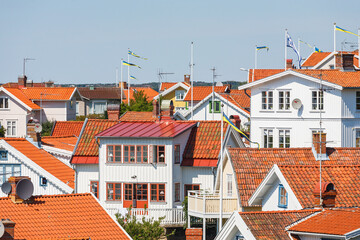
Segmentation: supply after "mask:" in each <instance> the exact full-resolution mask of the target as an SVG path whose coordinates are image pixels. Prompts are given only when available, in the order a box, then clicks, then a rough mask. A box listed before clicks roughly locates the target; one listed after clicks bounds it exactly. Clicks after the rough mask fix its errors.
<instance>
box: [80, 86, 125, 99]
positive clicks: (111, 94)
mask: <svg viewBox="0 0 360 240" xmlns="http://www.w3.org/2000/svg"><path fill="white" fill-rule="evenodd" d="M78 90H79V92H80V94H81V96H83V97H85V98H87V99H118V100H120V98H121V89H120V88H111V87H96V88H94V89H93V90H91V89H90V88H89V87H84V88H78ZM122 97H123V99H125V94H124V95H123V96H122Z"/></svg>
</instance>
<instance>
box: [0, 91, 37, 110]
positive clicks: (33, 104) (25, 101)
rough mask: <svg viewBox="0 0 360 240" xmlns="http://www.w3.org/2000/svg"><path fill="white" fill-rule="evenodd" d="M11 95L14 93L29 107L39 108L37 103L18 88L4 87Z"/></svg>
mask: <svg viewBox="0 0 360 240" xmlns="http://www.w3.org/2000/svg"><path fill="white" fill-rule="evenodd" d="M5 89H6V90H7V91H9V92H10V93H11V94H12V95H14V96H15V97H16V98H17V99H19V100H20V101H21V102H23V103H24V104H25V105H27V106H28V107H30V108H31V109H41V108H40V106H39V105H37V104H35V103H33V102H32V101H31V100H30V99H29V98H28V97H27V96H26V95H25V94H24V93H23V92H22V91H21V90H20V89H18V88H5Z"/></svg>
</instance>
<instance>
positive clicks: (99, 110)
mask: <svg viewBox="0 0 360 240" xmlns="http://www.w3.org/2000/svg"><path fill="white" fill-rule="evenodd" d="M105 111H106V102H93V108H92V113H93V114H104V112H105Z"/></svg>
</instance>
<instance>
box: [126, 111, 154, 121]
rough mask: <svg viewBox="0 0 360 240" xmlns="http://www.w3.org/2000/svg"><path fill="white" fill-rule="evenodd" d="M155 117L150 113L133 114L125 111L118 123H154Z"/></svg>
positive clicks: (133, 112)
mask: <svg viewBox="0 0 360 240" xmlns="http://www.w3.org/2000/svg"><path fill="white" fill-rule="evenodd" d="M156 119H157V118H156V117H154V116H153V113H152V112H135V111H127V112H125V113H124V114H123V115H122V116H121V117H120V121H150V122H154V121H156Z"/></svg>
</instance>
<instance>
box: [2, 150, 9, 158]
mask: <svg viewBox="0 0 360 240" xmlns="http://www.w3.org/2000/svg"><path fill="white" fill-rule="evenodd" d="M7 159H8V152H7V151H5V150H2V151H0V160H7Z"/></svg>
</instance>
